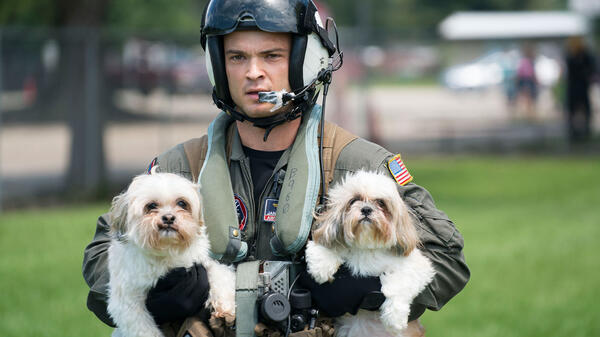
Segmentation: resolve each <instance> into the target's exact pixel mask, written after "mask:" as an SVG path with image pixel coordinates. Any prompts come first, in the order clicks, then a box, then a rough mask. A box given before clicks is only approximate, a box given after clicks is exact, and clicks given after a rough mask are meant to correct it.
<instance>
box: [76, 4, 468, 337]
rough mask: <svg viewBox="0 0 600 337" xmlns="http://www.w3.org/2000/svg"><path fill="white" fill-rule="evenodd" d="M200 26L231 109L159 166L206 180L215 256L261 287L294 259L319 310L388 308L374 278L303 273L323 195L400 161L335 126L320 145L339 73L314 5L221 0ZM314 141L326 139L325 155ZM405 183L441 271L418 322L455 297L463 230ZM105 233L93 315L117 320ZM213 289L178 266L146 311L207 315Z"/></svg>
mask: <svg viewBox="0 0 600 337" xmlns="http://www.w3.org/2000/svg"><path fill="white" fill-rule="evenodd" d="M203 21H204V22H203V27H202V43H203V47H204V48H205V51H206V54H207V68H208V72H209V75H210V77H211V81H212V82H213V85H214V93H213V99H214V101H215V103H216V104H217V106H218V107H219V108H221V109H222V110H224V111H225V112H224V113H222V114H221V115H219V116H218V117H217V118H216V119H215V121H214V122H213V123H212V124H211V127H210V128H209V132H208V135H207V136H204V137H202V138H200V139H196V140H191V141H189V142H186V143H184V144H180V145H178V146H176V147H175V148H173V149H171V150H169V151H167V152H166V153H164V154H162V155H160V156H159V157H158V158H156V159H155V160H153V162H152V164H151V166H155V165H159V170H161V171H169V172H175V173H178V174H181V175H183V176H185V177H187V178H189V179H191V180H198V181H199V182H200V183H201V185H202V187H201V193H202V195H203V199H204V208H205V209H204V210H205V222H206V224H207V228H208V232H209V236H210V239H211V246H212V253H213V255H214V256H215V257H217V258H219V259H220V260H221V261H222V262H226V263H234V264H236V265H237V273H238V279H250V280H256V279H257V278H258V277H257V273H259V272H260V270H259V268H262V262H263V261H270V260H280V261H281V260H283V261H291V262H294V264H293V265H292V267H290V268H292V269H294V270H293V273H296V274H299V275H300V277H299V281H298V282H299V283H300V284H301V285H302V287H304V288H307V289H309V290H310V291H311V293H312V298H313V302H314V304H315V306H316V307H318V309H320V311H321V313H322V314H324V315H326V316H329V317H334V316H339V315H342V314H344V313H352V314H354V313H356V311H357V310H359V309H360V308H365V309H370V310H377V308H378V305H380V304H381V303H382V301H383V299H382V298H381V293H380V291H379V290H380V287H381V284H380V282H379V279H378V278H356V277H352V276H351V275H350V274H349V273H348V271H347V270H345V269H344V268H342V270H340V271H339V272H338V274H337V275H336V277H335V281H334V282H332V283H329V284H325V285H317V284H316V283H315V282H314V281H312V280H311V279H310V277H307V275H306V273H302V271H301V270H302V265H303V262H302V252H303V249H304V245H305V243H306V240H307V238H308V236H309V233H310V229H311V224H312V215H313V212H314V210H315V207H317V204H318V199H319V190H325V191H326V188H327V186H328V185H329V184H335V183H336V182H338V181H339V180H340V179H341V178H342V177H343V176H344V175H345V174H346V173H347V172H352V171H356V170H359V169H368V170H374V171H375V170H377V171H380V172H388V174H389V172H390V171H389V170H388V163H389V162H390V161H392V160H396V158H397V157H394V155H393V154H391V153H389V152H388V151H386V150H385V149H383V148H381V147H380V146H378V145H376V144H373V143H370V142H367V141H365V140H363V139H360V138H357V137H354V136H351V135H349V134H348V133H347V132H346V131H344V130H342V129H340V128H337V127H335V126H333V125H331V124H326V125H324V126H325V127H324V129H325V131H324V133H323V134H324V137H319V134H321V131H320V130H319V125H321V126H323V123H321V122H320V117H321V116H322V115H321V109H320V107H319V106H318V105H316V104H315V101H316V99H317V96H318V92H319V89H320V88H321V86H324V88H325V89H324V91H325V92H326V88H327V85H328V80H329V79H330V75H331V72H332V71H333V70H335V69H334V68H333V67H332V65H331V63H330V62H329V59H330V57H331V56H332V55H334V52H335V48H334V47H333V44H332V43H331V41H329V38H328V37H327V32H325V31H324V29H323V27H322V24H321V23H320V19H319V17H318V12H317V11H316V6H315V5H314V4H313V3H312V1H310V0H290V1H284V0H268V1H267V0H261V1H250V0H213V1H211V2H210V3H209V4H208V6H207V9H206V10H205V15H204V17H203ZM284 90H285V91H284ZM288 93H293V95H290V94H288ZM265 97H267V98H268V97H270V98H275V99H273V101H270V102H272V103H276V105H274V104H272V103H266V102H264V100H265V99H264V98H265ZM318 141H320V142H323V143H325V145H324V147H325V148H326V149H325V150H324V151H319V146H318V143H317V142H318ZM398 160H399V159H398ZM398 182H399V184H398V191H399V193H400V194H401V196H402V197H403V198H404V200H405V201H406V202H407V204H408V205H409V206H410V207H411V209H412V211H413V212H414V214H415V217H416V218H417V219H418V220H419V224H418V229H419V236H420V238H421V240H422V242H423V244H424V247H425V254H426V255H427V257H429V259H430V260H431V261H432V263H433V265H434V267H435V269H436V273H437V274H436V277H435V279H434V281H433V282H432V283H431V284H430V285H429V286H428V287H427V289H426V290H425V291H423V292H422V293H421V294H420V295H419V296H418V297H417V298H416V299H415V301H414V303H413V305H412V308H411V316H410V319H411V320H416V319H417V318H418V317H419V316H420V315H421V314H422V313H423V312H424V311H425V309H426V308H430V309H432V310H439V309H440V308H441V307H442V306H443V305H444V304H445V303H446V302H447V301H448V300H449V299H450V298H451V297H453V296H454V295H455V294H457V293H458V292H459V291H460V290H461V289H462V288H463V287H464V285H465V284H466V282H467V281H468V278H469V270H468V268H467V266H466V264H465V262H464V257H463V255H462V248H463V241H462V237H461V235H460V233H459V232H458V231H457V230H456V228H455V227H454V224H453V223H452V222H451V221H450V220H449V219H448V218H447V216H446V215H445V214H444V213H442V212H440V211H438V210H437V209H436V208H435V205H434V204H433V200H432V198H431V196H430V195H429V193H428V192H427V191H426V190H424V189H423V188H421V187H419V186H417V185H415V184H413V183H410V181H409V179H405V180H402V181H400V180H398ZM232 225H233V226H232ZM107 227H108V225H107V223H106V218H105V216H102V217H100V219H99V221H98V226H97V231H96V235H95V237H94V240H93V241H92V243H90V245H88V247H87V248H86V252H85V259H84V264H83V273H84V277H85V279H86V281H87V283H88V285H89V286H90V294H89V296H88V307H89V308H90V310H92V311H93V312H94V313H95V314H96V315H97V316H98V317H99V318H100V319H101V320H102V321H104V322H105V323H107V324H112V322H111V320H110V317H109V316H108V315H107V314H106V283H107V278H108V273H107V271H106V249H107V246H108V240H109V238H108V236H107ZM248 275H250V276H248ZM291 281H292V280H291V279H290V282H291ZM246 283H247V282H246ZM256 287H257V285H256V284H253V285H252V284H251V285H247V284H246V285H245V287H240V288H239V289H238V294H237V295H239V296H236V304H237V308H238V309H237V318H236V333H237V335H238V336H251V335H252V334H253V331H252V330H253V328H254V325H255V324H256V323H257V322H256V315H253V313H254V312H255V306H256V302H257V301H258V300H259V299H258V294H257V289H256ZM207 289H208V284H207V282H206V273H205V271H204V270H203V269H202V267H195V268H192V269H191V270H174V271H172V272H171V273H169V274H168V275H167V276H166V277H165V278H164V279H162V280H161V281H159V282H158V284H157V285H156V287H155V288H154V289H152V290H151V291H150V293H149V294H148V299H147V301H146V304H147V307H148V310H149V311H150V312H151V313H152V314H153V316H154V318H155V320H156V321H157V322H158V323H159V324H161V323H166V322H175V321H181V320H183V319H185V318H186V317H190V316H193V315H195V314H197V313H198V311H200V309H201V308H202V304H203V303H204V301H205V299H206V291H207ZM238 300H239V301H238Z"/></svg>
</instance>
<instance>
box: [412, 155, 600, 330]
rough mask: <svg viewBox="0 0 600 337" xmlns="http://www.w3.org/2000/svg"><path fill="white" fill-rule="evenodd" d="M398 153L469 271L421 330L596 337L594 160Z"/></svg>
mask: <svg viewBox="0 0 600 337" xmlns="http://www.w3.org/2000/svg"><path fill="white" fill-rule="evenodd" d="M406 160H407V165H409V168H410V169H411V170H412V171H413V175H414V176H415V182H417V183H421V184H422V185H424V186H426V187H428V188H429V190H430V191H431V192H432V194H433V195H434V196H435V199H436V202H437V204H438V206H439V207H440V208H441V209H443V210H445V211H446V212H447V213H448V214H449V215H450V217H451V218H452V219H453V221H454V222H455V223H456V225H457V227H458V228H459V230H460V231H461V232H462V234H463V236H464V238H465V250H464V253H465V256H466V260H467V263H468V265H469V267H470V269H471V280H470V282H469V284H468V285H467V287H466V288H465V289H464V290H463V291H462V292H461V293H460V294H459V295H458V296H457V297H456V298H455V299H453V300H452V301H451V302H449V303H448V304H447V305H446V307H444V308H443V309H442V310H441V311H440V312H437V313H435V312H427V313H426V314H425V316H424V317H423V321H424V323H425V324H426V327H427V329H428V336H503V337H507V336H600V321H598V319H597V318H598V317H599V316H600V315H599V314H600V310H599V309H598V306H597V300H598V299H599V298H600V287H599V286H600V260H599V258H598V257H599V256H600V254H598V251H597V247H598V243H597V241H598V239H599V238H600V211H599V208H600V180H599V179H598V178H599V177H598V174H599V173H600V160H598V159H574V158H569V159H567V158H564V159H547V158H529V159H527V158H519V159H507V158H487V159H468V158H462V159H461V158H458V159H457V158H454V159H452V158H447V159H445V160H440V159H421V160H415V161H414V163H413V162H412V161H411V160H410V159H408V158H407V159H406Z"/></svg>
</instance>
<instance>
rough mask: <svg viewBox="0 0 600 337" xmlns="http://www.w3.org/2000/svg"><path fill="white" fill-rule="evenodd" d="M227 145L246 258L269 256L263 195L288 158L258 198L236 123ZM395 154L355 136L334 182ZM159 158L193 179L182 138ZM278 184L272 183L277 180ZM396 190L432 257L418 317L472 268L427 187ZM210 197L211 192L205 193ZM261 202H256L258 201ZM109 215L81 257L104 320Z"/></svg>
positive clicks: (163, 167)
mask: <svg viewBox="0 0 600 337" xmlns="http://www.w3.org/2000/svg"><path fill="white" fill-rule="evenodd" d="M234 133H235V134H234V135H233V138H232V139H233V140H232V144H230V145H231V153H230V156H229V159H230V166H229V171H230V177H231V180H232V188H233V192H234V194H235V195H236V196H237V197H239V198H240V199H241V200H242V201H243V203H244V205H245V206H246V210H247V217H246V228H245V230H244V231H242V233H243V235H242V240H244V241H246V242H247V243H248V255H247V260H249V259H259V260H268V259H271V258H273V255H272V252H271V249H270V246H269V240H270V238H271V235H272V231H271V223H269V222H265V221H264V220H263V218H262V215H263V212H264V205H265V202H266V199H268V198H277V196H276V194H277V188H274V185H275V182H276V181H275V178H276V176H277V172H278V171H279V170H280V169H281V168H284V167H285V165H286V163H287V161H288V159H289V149H288V150H286V151H285V152H284V153H283V155H282V156H281V159H280V160H279V162H278V163H277V166H276V169H275V171H274V173H273V175H271V178H270V179H269V181H268V182H267V184H266V186H265V189H264V191H262V193H261V197H260V200H259V201H258V203H256V202H255V201H254V200H253V184H252V181H251V174H250V165H249V159H248V158H247V157H246V156H245V154H244V151H243V149H242V146H241V141H240V139H239V135H238V134H237V129H236V128H235V127H234ZM392 157H393V154H392V153H390V152H389V151H387V150H385V149H384V148H382V147H381V146H379V145H377V144H374V143H371V142H368V141H366V140H364V139H361V138H357V139H355V140H353V141H351V142H350V143H349V144H348V145H346V146H345V147H344V148H343V149H342V150H341V152H340V155H339V157H338V159H337V161H336V163H335V168H334V172H333V181H332V184H335V183H336V182H338V181H340V179H341V178H343V177H344V176H345V175H346V174H347V173H348V172H354V171H357V170H359V169H365V170H371V171H379V172H386V173H387V174H390V172H389V170H388V168H387V164H388V161H389V160H390V158H392ZM157 164H158V165H159V169H160V171H162V172H173V173H177V174H180V175H182V176H184V177H186V178H188V179H190V180H192V174H191V169H190V165H189V163H188V160H187V157H186V155H185V152H184V148H183V145H182V144H179V145H177V146H175V147H174V148H172V149H171V150H168V151H167V152H165V153H163V154H161V155H160V156H159V157H158V160H157ZM275 187H276V186H275ZM398 192H399V193H400V195H401V196H402V198H403V200H404V201H405V202H406V203H407V204H408V206H409V207H410V208H411V209H412V210H413V211H414V212H413V213H414V214H415V215H416V217H417V218H418V221H417V222H416V223H417V230H418V233H419V238H420V239H421V241H422V244H423V247H424V249H423V251H424V254H425V255H426V256H427V257H428V258H429V259H430V260H431V262H432V263H433V266H434V268H435V270H436V275H435V277H434V279H433V281H432V282H431V283H430V284H429V285H428V286H427V288H426V289H425V290H424V291H423V292H422V293H421V294H419V295H418V296H417V297H416V298H415V300H414V301H413V305H412V307H411V319H414V318H417V317H419V316H420V315H421V314H422V313H423V312H424V311H425V309H426V308H429V309H430V310H439V309H441V308H442V306H443V305H444V304H445V303H446V302H448V301H449V300H450V299H451V298H452V297H453V296H454V295H456V294H457V293H458V292H459V291H461V290H462V289H463V288H464V286H465V285H466V283H467V281H468V280H469V276H470V272H469V269H468V267H467V265H466V263H465V259H464V256H463V253H462V249H463V238H462V236H461V234H460V233H459V231H458V230H457V229H456V227H455V226H454V224H453V223H452V221H451V220H450V219H449V218H448V216H447V215H446V214H445V213H443V212H441V211H439V210H438V209H437V208H436V207H435V204H434V202H433V199H432V197H431V195H430V194H429V192H428V191H427V190H425V189H424V188H423V187H421V186H418V185H416V184H414V183H408V184H406V185H405V186H400V185H398ZM204 197H205V198H206V197H210V196H204ZM257 205H259V206H260V207H257ZM107 221H108V217H107V215H106V214H105V215H102V216H101V217H100V218H99V219H98V222H97V227H96V234H95V236H94V238H93V240H92V242H91V243H90V244H89V245H88V246H87V247H86V249H85V254H84V260H83V276H84V278H85V280H86V282H87V284H88V286H89V287H90V292H89V295H88V300H87V305H88V308H89V309H90V310H91V311H93V312H94V313H95V314H96V315H97V316H98V317H99V318H100V319H101V320H102V321H103V322H105V323H106V324H109V325H111V326H113V324H112V321H111V319H110V317H109V315H108V313H107V310H106V301H107V293H108V291H107V284H108V271H107V249H108V246H109V242H110V238H109V236H108V234H107V233H108V229H109V225H108V223H107Z"/></svg>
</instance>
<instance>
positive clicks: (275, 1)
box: [203, 0, 310, 36]
mask: <svg viewBox="0 0 600 337" xmlns="http://www.w3.org/2000/svg"><path fill="white" fill-rule="evenodd" d="M309 3H310V0H265V1H256V0H213V1H211V2H210V4H209V5H208V8H207V11H206V18H205V24H204V28H203V34H206V35H207V36H210V35H225V34H229V33H231V32H233V31H234V30H236V29H237V28H238V26H244V23H246V22H253V23H254V24H256V26H257V27H258V29H260V30H264V31H267V32H281V33H297V34H306V33H307V30H306V29H305V25H304V22H305V15H306V14H307V5H308V4H309ZM240 23H241V24H240Z"/></svg>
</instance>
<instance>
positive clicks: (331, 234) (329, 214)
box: [312, 207, 343, 247]
mask: <svg viewBox="0 0 600 337" xmlns="http://www.w3.org/2000/svg"><path fill="white" fill-rule="evenodd" d="M342 216H343V215H342V212H339V211H337V210H336V209H333V208H331V207H327V208H324V209H323V211H322V213H321V214H317V215H315V218H316V219H315V226H316V228H315V230H314V231H313V235H312V238H313V240H314V241H315V242H316V243H318V244H320V245H323V246H325V247H331V246H332V245H333V243H334V242H335V241H338V240H339V238H340V237H341V236H342V229H341V226H342Z"/></svg>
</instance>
